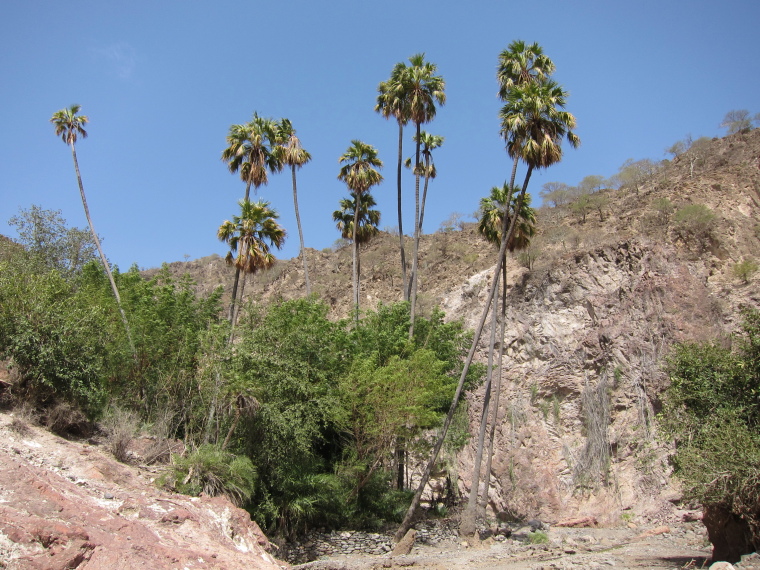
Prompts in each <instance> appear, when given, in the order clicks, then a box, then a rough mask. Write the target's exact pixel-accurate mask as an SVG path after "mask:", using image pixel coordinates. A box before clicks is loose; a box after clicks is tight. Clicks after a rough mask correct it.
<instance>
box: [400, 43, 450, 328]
mask: <svg viewBox="0 0 760 570" xmlns="http://www.w3.org/2000/svg"><path fill="white" fill-rule="evenodd" d="M409 63H410V64H411V65H410V67H409V71H408V75H409V77H408V81H409V120H410V121H412V122H413V123H414V125H415V127H416V136H415V145H416V146H415V160H414V180H415V181H414V250H413V251H412V274H411V277H410V282H411V288H410V294H409V311H410V319H411V324H410V326H409V338H411V337H412V336H413V334H414V313H415V306H416V304H417V261H418V257H419V240H420V231H421V230H422V228H421V224H420V176H421V175H422V173H423V169H422V163H421V162H420V148H421V145H422V136H421V134H420V133H421V126H422V124H423V123H429V122H430V121H432V120H433V119H434V118H435V113H436V103H437V104H438V105H443V104H445V103H446V93H445V89H446V82H445V81H444V80H443V77H441V76H440V75H436V74H435V73H436V71H437V69H438V68H437V66H436V65H435V64H433V63H430V62H427V61H425V54H424V53H418V54H416V55H413V56H412V57H410V58H409Z"/></svg>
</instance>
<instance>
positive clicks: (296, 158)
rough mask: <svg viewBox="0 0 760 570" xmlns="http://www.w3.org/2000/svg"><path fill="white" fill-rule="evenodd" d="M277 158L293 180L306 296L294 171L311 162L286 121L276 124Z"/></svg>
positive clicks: (308, 290) (308, 287) (306, 270)
mask: <svg viewBox="0 0 760 570" xmlns="http://www.w3.org/2000/svg"><path fill="white" fill-rule="evenodd" d="M275 154H276V156H277V158H279V160H280V161H281V162H282V164H286V165H288V166H290V171H291V174H292V179H293V207H294V209H295V212H296V225H298V238H299V240H300V242H301V261H302V262H303V274H304V281H305V282H306V295H307V296H308V295H311V283H309V267H308V265H307V263H306V247H305V246H304V243H303V228H302V227H301V215H300V214H299V212H298V192H297V190H296V169H298V168H301V167H302V166H303V165H304V164H306V163H307V162H309V161H310V160H311V155H310V154H309V153H308V152H307V151H306V150H305V149H304V148H303V147H302V146H301V141H300V140H299V139H298V137H297V136H296V130H295V129H294V128H293V124H292V123H291V122H290V121H289V120H288V119H280V121H278V122H277V146H276V148H275Z"/></svg>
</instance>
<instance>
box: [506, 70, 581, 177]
mask: <svg viewBox="0 0 760 570" xmlns="http://www.w3.org/2000/svg"><path fill="white" fill-rule="evenodd" d="M566 97H567V93H566V92H565V91H564V90H563V89H562V87H560V86H559V85H558V84H557V83H555V82H554V81H550V80H545V81H543V82H540V83H527V84H524V85H519V86H516V87H514V88H513V89H511V90H510V91H509V94H508V95H507V102H506V104H505V105H504V107H503V108H502V110H501V112H500V117H501V125H502V128H501V133H502V136H503V137H504V139H505V140H506V141H507V152H508V153H509V156H510V157H512V158H520V159H522V160H523V161H525V162H526V163H527V164H528V166H530V167H532V168H546V167H548V166H551V165H552V164H554V163H556V162H559V161H560V160H561V159H562V146H561V143H562V139H564V138H567V140H568V142H569V143H570V144H571V146H573V147H577V146H578V145H580V138H578V136H577V135H576V134H575V133H574V132H573V131H572V129H574V128H575V117H574V116H573V115H572V114H571V113H569V112H567V111H565V110H564V106H565V100H566Z"/></svg>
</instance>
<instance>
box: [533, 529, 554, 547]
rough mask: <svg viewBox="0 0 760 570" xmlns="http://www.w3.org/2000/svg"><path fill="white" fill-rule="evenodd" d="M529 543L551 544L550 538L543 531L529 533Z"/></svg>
mask: <svg viewBox="0 0 760 570" xmlns="http://www.w3.org/2000/svg"><path fill="white" fill-rule="evenodd" d="M528 542H529V543H530V544H549V536H548V535H547V534H546V533H545V532H544V531H542V530H537V531H536V532H529V533H528Z"/></svg>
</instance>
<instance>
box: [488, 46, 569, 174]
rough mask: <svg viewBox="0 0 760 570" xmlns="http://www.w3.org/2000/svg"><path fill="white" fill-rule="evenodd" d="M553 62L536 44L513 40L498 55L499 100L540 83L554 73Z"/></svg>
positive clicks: (514, 170)
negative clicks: (514, 91)
mask: <svg viewBox="0 0 760 570" xmlns="http://www.w3.org/2000/svg"><path fill="white" fill-rule="evenodd" d="M554 70H555V66H554V62H553V61H552V60H551V59H549V57H548V56H546V55H544V50H543V49H542V48H541V46H540V45H538V44H537V43H532V44H530V45H527V44H526V43H525V42H524V41H522V40H515V41H513V42H512V43H510V44H509V45H508V46H507V49H505V50H503V51H502V52H501V53H500V54H499V65H498V67H497V70H496V79H497V81H498V83H499V98H500V99H501V100H502V101H506V100H507V97H508V96H509V93H510V91H511V90H512V89H514V88H515V87H519V86H521V85H526V84H528V83H540V82H541V81H544V80H545V79H547V78H548V77H549V76H550V75H551V74H552V73H554ZM517 163H518V159H517V158H514V160H513V163H512V175H511V176H510V179H509V186H510V187H512V186H514V184H515V176H516V175H517Z"/></svg>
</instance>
